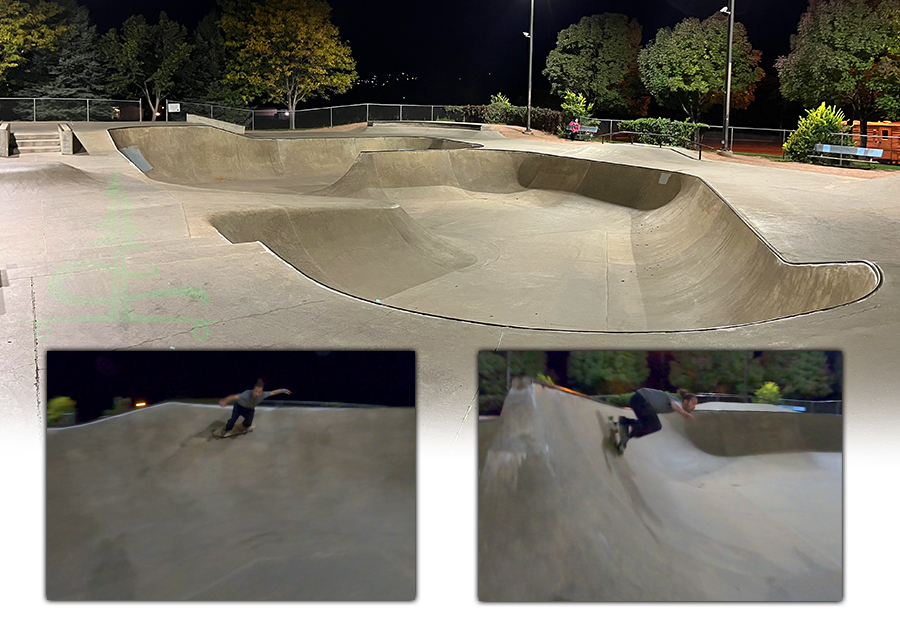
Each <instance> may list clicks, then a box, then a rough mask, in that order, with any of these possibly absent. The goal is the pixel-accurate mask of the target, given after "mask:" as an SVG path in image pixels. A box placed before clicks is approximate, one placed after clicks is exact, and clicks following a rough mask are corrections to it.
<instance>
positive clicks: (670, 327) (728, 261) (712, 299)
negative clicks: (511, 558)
mask: <svg viewBox="0 0 900 636" xmlns="http://www.w3.org/2000/svg"><path fill="white" fill-rule="evenodd" d="M175 132H177V136H176V135H175V134H174V133H175ZM110 135H111V136H112V138H113V140H114V142H115V143H116V145H117V147H118V148H119V149H120V150H122V151H123V153H124V154H125V155H126V156H128V157H129V158H130V159H131V160H132V162H133V163H135V165H137V166H138V167H140V168H141V169H142V170H143V171H144V172H145V174H146V175H147V176H148V177H151V178H154V179H158V180H161V181H167V182H170V183H179V184H182V185H191V186H196V187H204V186H205V187H216V188H221V187H223V185H222V184H223V183H224V184H226V186H225V187H228V188H229V189H234V190H244V191H250V192H277V193H285V195H287V196H285V197H284V198H282V199H280V201H281V203H279V204H273V203H272V202H271V201H261V203H260V206H259V208H258V209H249V210H248V209H239V210H221V211H220V212H218V213H216V214H214V215H212V216H211V218H210V222H211V223H212V224H213V225H214V226H215V227H216V229H217V230H218V231H219V232H220V233H221V234H222V235H223V236H224V237H226V238H227V239H228V240H230V241H231V242H233V243H242V242H251V241H259V242H261V243H263V244H265V245H266V246H267V247H268V248H269V249H270V250H271V251H272V252H274V253H275V254H277V255H278V256H279V257H281V258H282V259H283V260H284V261H286V262H288V263H290V264H291V265H292V266H293V267H294V268H296V269H297V270H298V271H300V272H302V274H304V275H305V276H308V277H309V278H311V279H313V280H315V281H317V282H318V283H320V284H322V285H325V286H327V287H329V288H332V289H334V290H336V291H338V292H341V293H343V294H346V295H349V296H352V297H355V298H358V299H361V300H364V301H369V302H373V303H379V304H381V305H386V306H389V307H394V308H397V309H402V310H407V311H411V312H416V313H421V314H428V315H433V316H439V317H443V318H448V319H454V320H461V321H468V322H475V323H482V324H491V325H501V326H512V327H519V328H526V329H542V330H563V331H587V332H644V331H691V330H699V329H716V328H722V327H730V326H737V325H745V324H749V323H757V322H764V321H770V320H777V319H782V318H788V317H791V316H797V315H801V314H808V313H812V312H817V311H824V310H828V309H832V308H835V307H840V306H843V305H846V304H849V303H853V302H856V301H858V300H861V299H863V298H865V297H867V296H869V295H870V294H872V293H873V292H874V291H875V290H876V289H877V288H878V287H879V285H880V284H881V273H880V271H879V270H878V268H877V267H875V266H874V265H873V264H872V263H869V262H866V261H851V262H838V263H789V262H787V261H786V260H785V259H784V258H782V257H781V255H780V254H778V252H776V251H775V249H774V248H773V247H772V246H771V245H770V244H769V243H768V242H767V241H766V240H765V238H763V237H762V236H761V235H760V234H759V233H758V232H757V231H756V230H755V229H754V228H753V227H751V226H750V225H749V224H748V223H747V221H745V220H744V219H743V218H742V217H741V215H740V214H739V213H738V212H737V211H736V210H735V209H734V208H732V207H731V206H730V205H729V204H728V202H727V201H725V200H724V199H723V198H722V197H721V196H720V195H719V194H718V193H717V192H715V191H714V190H713V189H712V188H711V187H710V186H709V185H708V184H707V183H706V182H705V181H703V180H702V179H700V178H699V177H696V176H693V175H690V174H686V173H683V172H669V171H664V170H659V169H651V168H644V167H639V166H629V165H622V164H616V163H607V162H601V161H593V160H587V159H578V158H570V157H560V156H552V155H543V154H539V153H533V152H523V151H508V150H487V149H479V148H475V147H471V146H474V144H465V143H463V142H451V141H447V140H441V139H430V138H415V137H406V138H401V137H369V138H356V139H354V138H328V139H250V138H247V137H242V136H239V135H234V134H231V133H228V132H224V131H221V130H216V129H212V128H203V127H190V128H186V127H182V128H179V129H177V131H176V129H174V128H171V127H169V128H167V127H157V128H149V127H146V128H141V127H132V128H122V129H113V130H110ZM176 140H177V144H176ZM185 144H188V146H187V147H186V146H185ZM467 145H468V146H470V147H466V146H467Z"/></svg>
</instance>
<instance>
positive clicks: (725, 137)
mask: <svg viewBox="0 0 900 636" xmlns="http://www.w3.org/2000/svg"><path fill="white" fill-rule="evenodd" d="M720 11H721V12H722V13H724V14H726V15H727V16H728V54H727V57H726V59H725V115H724V121H723V122H722V150H725V151H726V152H727V151H729V150H731V139H730V135H729V133H730V130H729V124H730V121H729V120H730V118H731V47H732V41H733V40H734V0H728V6H727V7H722V8H721V9H720Z"/></svg>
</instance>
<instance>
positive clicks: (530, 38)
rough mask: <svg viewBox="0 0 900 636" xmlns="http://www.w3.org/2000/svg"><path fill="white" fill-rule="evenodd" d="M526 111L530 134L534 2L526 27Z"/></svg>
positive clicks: (527, 126) (526, 127)
mask: <svg viewBox="0 0 900 636" xmlns="http://www.w3.org/2000/svg"><path fill="white" fill-rule="evenodd" d="M525 37H527V38H528V111H527V115H526V120H525V132H526V133H527V134H531V65H532V61H533V60H534V0H531V22H530V23H529V25H528V33H526V34H525Z"/></svg>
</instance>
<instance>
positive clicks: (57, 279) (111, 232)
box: [33, 173, 215, 341]
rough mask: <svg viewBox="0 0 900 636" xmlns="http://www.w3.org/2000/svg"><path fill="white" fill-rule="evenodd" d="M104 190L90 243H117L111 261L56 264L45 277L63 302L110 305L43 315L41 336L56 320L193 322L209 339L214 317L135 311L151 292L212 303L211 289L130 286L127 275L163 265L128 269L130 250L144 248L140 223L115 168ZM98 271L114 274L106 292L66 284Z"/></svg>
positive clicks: (198, 335)
mask: <svg viewBox="0 0 900 636" xmlns="http://www.w3.org/2000/svg"><path fill="white" fill-rule="evenodd" d="M105 196H107V197H108V198H109V199H110V205H109V212H108V213H107V215H106V218H105V219H104V220H103V222H102V223H101V224H100V228H101V229H102V230H103V231H104V233H103V235H102V236H101V237H100V238H99V239H97V240H96V241H94V242H93V243H91V245H100V246H104V245H105V246H111V247H113V248H114V249H115V256H114V261H113V262H102V261H87V260H83V261H73V262H71V263H66V264H65V265H62V266H60V267H58V268H56V269H55V270H54V272H53V273H52V274H51V276H50V280H49V281H48V283H47V295H48V296H49V297H50V299H51V300H53V301H54V302H57V303H59V304H61V305H70V306H90V305H106V306H109V311H108V312H107V313H106V314H102V315H92V316H71V317H66V318H45V319H39V320H34V321H33V322H34V335H35V338H36V339H38V340H40V339H42V338H45V337H47V336H49V335H50V333H51V329H50V326H49V325H50V324H52V323H58V322H145V323H149V322H160V323H176V322H185V323H193V325H194V327H193V329H191V335H192V336H193V337H194V339H196V340H201V341H202V340H206V339H207V338H208V337H209V325H211V324H212V323H213V322H215V321H213V320H206V319H198V318H184V317H181V316H152V315H141V314H136V313H134V310H133V309H132V303H133V302H134V301H140V300H148V299H151V298H168V297H176V296H180V297H185V298H190V299H192V300H197V301H200V302H202V303H203V306H204V307H208V306H209V294H208V293H207V292H206V290H204V289H201V288H200V287H192V286H179V287H170V288H166V289H159V290H154V291H148V292H141V293H130V292H129V291H128V280H129V279H132V278H134V279H150V278H156V277H157V276H158V275H159V268H158V267H157V266H156V265H153V264H151V263H140V264H139V265H142V266H147V267H149V269H148V271H136V270H132V269H129V267H128V264H127V263H126V262H125V257H126V252H128V251H136V250H140V249H146V246H145V245H143V244H142V243H140V242H138V241H136V240H134V239H135V237H136V236H137V235H139V234H140V230H138V228H137V226H136V225H135V224H134V222H133V220H132V218H131V211H132V210H133V209H134V208H133V207H132V206H131V204H130V203H129V202H128V199H127V198H126V196H125V192H124V189H123V188H122V184H121V182H120V180H119V174H118V173H116V175H115V177H113V180H112V183H111V184H110V186H109V188H108V189H107V190H106V193H105ZM90 270H93V271H99V272H105V273H108V274H109V275H110V276H111V277H112V286H111V287H112V290H111V292H110V294H109V295H108V296H104V297H96V298H94V297H85V296H78V295H76V294H73V293H71V292H70V291H69V290H68V289H66V279H67V278H68V277H69V276H71V275H73V274H76V273H79V272H84V271H90Z"/></svg>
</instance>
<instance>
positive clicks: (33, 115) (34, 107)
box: [31, 98, 37, 121]
mask: <svg viewBox="0 0 900 636" xmlns="http://www.w3.org/2000/svg"><path fill="white" fill-rule="evenodd" d="M31 121H37V98H32V100H31Z"/></svg>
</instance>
